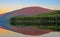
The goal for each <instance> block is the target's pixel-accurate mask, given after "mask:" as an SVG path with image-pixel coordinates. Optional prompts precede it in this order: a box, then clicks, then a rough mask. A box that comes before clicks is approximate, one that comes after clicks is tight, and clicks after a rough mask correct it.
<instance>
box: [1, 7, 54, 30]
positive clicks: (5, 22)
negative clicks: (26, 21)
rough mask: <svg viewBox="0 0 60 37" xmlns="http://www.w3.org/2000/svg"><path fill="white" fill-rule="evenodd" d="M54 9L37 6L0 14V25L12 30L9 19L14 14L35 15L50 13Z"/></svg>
mask: <svg viewBox="0 0 60 37" xmlns="http://www.w3.org/2000/svg"><path fill="white" fill-rule="evenodd" d="M53 11H54V10H50V9H46V8H42V7H35V6H34V7H26V8H22V9H18V10H14V11H11V12H8V13H6V14H3V15H2V16H0V26H2V27H4V28H5V29H9V30H11V28H12V26H11V25H10V23H9V19H10V18H11V17H13V16H34V15H37V14H41V13H48V12H53Z"/></svg>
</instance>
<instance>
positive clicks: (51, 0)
mask: <svg viewBox="0 0 60 37" xmlns="http://www.w3.org/2000/svg"><path fill="white" fill-rule="evenodd" d="M29 6H40V7H44V8H48V9H53V10H60V0H0V14H3V13H7V12H10V11H13V10H17V9H21V8H24V7H29Z"/></svg>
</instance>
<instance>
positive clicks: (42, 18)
mask: <svg viewBox="0 0 60 37" xmlns="http://www.w3.org/2000/svg"><path fill="white" fill-rule="evenodd" d="M10 24H11V25H12V26H17V27H18V26H35V27H38V28H43V29H51V30H55V31H60V10H58V11H55V12H50V13H42V14H38V15H36V16H15V17H12V18H11V19H10ZM58 26H59V27H58Z"/></svg>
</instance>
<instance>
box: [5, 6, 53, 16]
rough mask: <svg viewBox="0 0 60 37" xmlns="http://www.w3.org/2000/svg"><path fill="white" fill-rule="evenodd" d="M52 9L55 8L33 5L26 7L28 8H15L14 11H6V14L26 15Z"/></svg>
mask: <svg viewBox="0 0 60 37" xmlns="http://www.w3.org/2000/svg"><path fill="white" fill-rule="evenodd" d="M52 11H54V10H50V9H46V8H42V7H35V6H33V7H26V8H22V9H18V10H14V11H11V12H8V13H6V14H5V15H7V14H9V15H11V16H15V15H24V16H25V15H36V14H39V13H45V12H52ZM5 15H4V16H5Z"/></svg>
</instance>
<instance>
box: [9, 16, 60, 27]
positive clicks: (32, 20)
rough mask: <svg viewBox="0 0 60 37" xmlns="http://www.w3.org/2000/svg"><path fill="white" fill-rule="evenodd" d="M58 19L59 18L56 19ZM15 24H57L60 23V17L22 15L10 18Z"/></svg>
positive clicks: (12, 23) (11, 22)
mask: <svg viewBox="0 0 60 37" xmlns="http://www.w3.org/2000/svg"><path fill="white" fill-rule="evenodd" d="M56 19H57V20H56ZM10 24H11V25H13V26H20V25H21V26H40V25H46V26H52V25H53V26H55V25H60V17H20V16H15V17H12V18H11V19H10Z"/></svg>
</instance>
